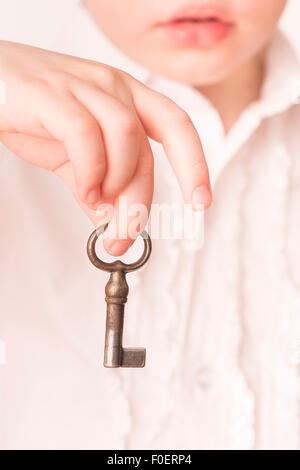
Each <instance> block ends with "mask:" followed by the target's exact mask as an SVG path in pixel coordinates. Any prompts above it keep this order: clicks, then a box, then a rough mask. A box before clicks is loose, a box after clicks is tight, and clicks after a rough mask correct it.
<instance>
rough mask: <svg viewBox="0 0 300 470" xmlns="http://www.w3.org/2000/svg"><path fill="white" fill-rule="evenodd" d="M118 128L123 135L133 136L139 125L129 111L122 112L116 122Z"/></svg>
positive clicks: (136, 132)
mask: <svg viewBox="0 0 300 470" xmlns="http://www.w3.org/2000/svg"><path fill="white" fill-rule="evenodd" d="M118 128H119V130H120V132H121V133H122V134H124V135H125V136H134V135H137V134H138V132H139V125H138V122H137V120H136V117H135V116H134V115H133V114H130V113H124V114H123V115H122V116H121V117H120V119H119V122H118Z"/></svg>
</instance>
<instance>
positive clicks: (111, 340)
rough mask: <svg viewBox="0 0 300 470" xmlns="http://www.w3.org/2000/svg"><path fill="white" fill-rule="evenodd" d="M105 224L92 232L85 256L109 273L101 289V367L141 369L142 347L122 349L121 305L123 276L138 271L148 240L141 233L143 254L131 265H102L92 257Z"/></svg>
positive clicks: (124, 292)
mask: <svg viewBox="0 0 300 470" xmlns="http://www.w3.org/2000/svg"><path fill="white" fill-rule="evenodd" d="M106 227H107V224H104V225H101V226H100V227H98V228H97V229H96V230H94V231H93V232H92V234H91V235H90V237H89V239H88V243H87V254H88V257H89V259H90V261H91V262H92V263H93V264H94V266H96V268H98V269H101V270H102V271H108V272H110V278H109V281H108V283H107V284H106V287H105V294H106V297H105V301H106V303H107V308H106V332H105V347H104V363H103V365H104V367H144V365H145V360H146V349H145V348H123V324H124V305H125V303H126V301H127V296H128V290H129V289H128V284H127V281H126V277H125V276H126V274H127V273H129V272H131V271H136V270H137V269H139V268H141V267H142V266H143V265H144V264H145V263H146V262H147V261H148V259H149V256H150V254H151V239H150V236H149V234H148V233H147V232H146V231H145V230H144V231H143V232H142V233H141V234H140V236H141V237H143V239H144V252H143V254H142V256H141V257H140V258H139V259H138V260H137V261H135V262H134V263H132V264H126V263H123V262H122V261H121V260H117V261H114V262H112V263H106V262H104V261H102V260H100V259H99V258H98V256H97V254H96V251H95V246H96V241H97V239H98V237H99V236H100V234H101V233H103V232H104V230H105V229H106Z"/></svg>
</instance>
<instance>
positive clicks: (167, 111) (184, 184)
mask: <svg viewBox="0 0 300 470" xmlns="http://www.w3.org/2000/svg"><path fill="white" fill-rule="evenodd" d="M128 77H130V78H129V79H128V81H129V86H130V88H131V90H132V94H133V100H134V103H135V108H136V111H137V114H138V116H139V119H140V121H141V122H142V124H143V127H144V129H145V132H146V134H147V135H148V136H149V137H150V138H151V139H153V140H155V141H157V142H160V143H162V145H163V148H164V150H165V152H166V155H167V157H168V159H169V161H170V164H171V166H172V168H173V170H174V173H175V175H176V177H177V180H178V183H179V185H180V188H181V192H182V195H183V198H184V200H185V202H186V203H188V204H192V206H193V209H196V210H197V209H207V208H208V207H209V206H210V204H211V202H212V194H211V186H210V181H209V172H208V167H207V163H206V160H205V157H204V153H203V149H202V145H201V140H200V137H199V135H198V132H197V130H196V128H195V126H194V124H193V122H192V120H191V118H190V117H189V115H188V113H187V112H186V111H185V110H184V109H182V108H181V107H179V106H178V105H177V104H176V103H175V102H174V101H173V100H171V99H170V98H169V97H167V96H165V95H163V94H161V93H159V92H157V91H155V90H153V89H151V88H148V87H146V86H145V85H144V84H143V83H141V82H139V81H138V80H136V79H134V78H133V77H131V76H130V75H128Z"/></svg>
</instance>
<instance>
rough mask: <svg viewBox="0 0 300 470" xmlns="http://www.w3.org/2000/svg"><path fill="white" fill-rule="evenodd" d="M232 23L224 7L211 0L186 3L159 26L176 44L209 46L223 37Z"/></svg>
mask: <svg viewBox="0 0 300 470" xmlns="http://www.w3.org/2000/svg"><path fill="white" fill-rule="evenodd" d="M232 26H233V23H232V22H231V21H230V18H229V14H228V12H227V10H226V9H224V8H220V7H219V6H218V5H216V4H213V2H210V3H207V4H206V6H204V5H202V6H201V5H187V6H185V7H184V8H182V9H181V10H179V11H178V13H177V14H176V15H175V16H173V17H172V18H169V19H168V20H167V21H166V22H164V23H161V24H160V25H159V27H160V28H161V29H162V30H163V31H164V32H165V33H166V34H167V35H168V36H169V37H170V38H171V40H172V41H173V42H175V43H177V44H181V45H183V46H198V47H209V46H213V45H215V44H216V43H218V42H219V41H221V40H222V39H224V38H225V37H226V36H227V35H228V34H229V32H230V30H231V28H232Z"/></svg>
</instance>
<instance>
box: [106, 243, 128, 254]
mask: <svg viewBox="0 0 300 470" xmlns="http://www.w3.org/2000/svg"><path fill="white" fill-rule="evenodd" d="M130 245H131V242H130V241H128V240H118V241H115V242H112V244H111V245H109V246H108V247H107V250H109V254H111V255H112V256H118V255H122V254H124V253H125V251H127V250H128V248H129V247H130Z"/></svg>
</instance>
